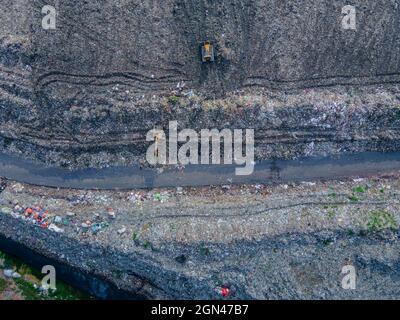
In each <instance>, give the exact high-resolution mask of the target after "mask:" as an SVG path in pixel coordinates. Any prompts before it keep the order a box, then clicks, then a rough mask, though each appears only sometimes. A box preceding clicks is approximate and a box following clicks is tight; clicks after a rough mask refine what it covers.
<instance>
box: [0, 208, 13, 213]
mask: <svg viewBox="0 0 400 320" xmlns="http://www.w3.org/2000/svg"><path fill="white" fill-rule="evenodd" d="M0 212H1V213H3V214H11V213H12V212H13V211H12V209H11V208H9V207H1V208H0Z"/></svg>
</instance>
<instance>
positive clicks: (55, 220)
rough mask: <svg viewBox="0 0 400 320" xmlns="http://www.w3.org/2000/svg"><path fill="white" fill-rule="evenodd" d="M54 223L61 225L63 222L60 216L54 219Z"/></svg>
mask: <svg viewBox="0 0 400 320" xmlns="http://www.w3.org/2000/svg"><path fill="white" fill-rule="evenodd" d="M54 222H55V223H61V222H62V218H61V217H60V216H56V217H55V218H54Z"/></svg>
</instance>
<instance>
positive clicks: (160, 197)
mask: <svg viewBox="0 0 400 320" xmlns="http://www.w3.org/2000/svg"><path fill="white" fill-rule="evenodd" d="M168 199H169V194H168V192H163V193H155V194H153V200H154V201H159V202H161V203H163V202H165V201H167V200H168Z"/></svg>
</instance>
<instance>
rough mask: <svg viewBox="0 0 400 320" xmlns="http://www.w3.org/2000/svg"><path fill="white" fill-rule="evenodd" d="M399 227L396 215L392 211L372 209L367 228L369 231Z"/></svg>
mask: <svg viewBox="0 0 400 320" xmlns="http://www.w3.org/2000/svg"><path fill="white" fill-rule="evenodd" d="M397 228H398V224H397V221H396V219H395V217H394V215H393V214H392V213H390V212H387V211H384V210H380V211H372V212H371V213H370V214H369V217H368V222H367V230H368V231H369V232H379V231H382V230H387V229H390V230H396V229H397Z"/></svg>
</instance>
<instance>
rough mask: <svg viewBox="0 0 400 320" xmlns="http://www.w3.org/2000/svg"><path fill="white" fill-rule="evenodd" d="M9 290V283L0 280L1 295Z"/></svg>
mask: <svg viewBox="0 0 400 320" xmlns="http://www.w3.org/2000/svg"><path fill="white" fill-rule="evenodd" d="M6 288H7V281H6V280H4V279H1V278H0V293H2V292H3V291H4V290H5V289H6Z"/></svg>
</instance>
